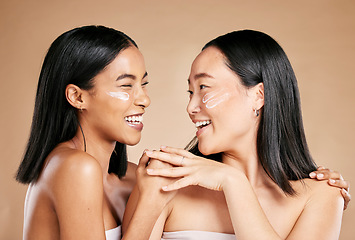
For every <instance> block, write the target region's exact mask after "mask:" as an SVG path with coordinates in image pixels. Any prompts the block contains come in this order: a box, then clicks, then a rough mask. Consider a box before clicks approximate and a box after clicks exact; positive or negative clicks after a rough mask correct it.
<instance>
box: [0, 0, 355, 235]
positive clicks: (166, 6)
mask: <svg viewBox="0 0 355 240" xmlns="http://www.w3.org/2000/svg"><path fill="white" fill-rule="evenodd" d="M354 12H355V1H353V0H348V1H346V0H333V1H330V0H313V1H308V0H307V1H306V0H302V1H292V2H291V1H281V0H280V1H263V0H260V1H241V0H240V1H238V0H234V1H223V0H220V1H217V0H199V1H197V0H176V1H169V0H156V1H153V0H152V1H121V0H111V1H101V2H99V1H91V0H86V1H84V0H64V1H51V0H32V1H25V0H23V1H20V0H12V1H1V3H0V55H1V58H0V73H1V75H0V83H1V88H0V89H1V90H0V106H1V118H0V121H1V122H0V131H1V132H0V136H1V137H0V154H1V155H0V239H4V240H11V239H21V237H22V224H23V220H22V218H23V202H24V197H25V191H26V186H23V185H20V184H18V183H16V182H15V181H14V178H13V176H14V174H15V171H16V168H17V166H18V164H19V162H20V159H21V156H22V154H23V150H24V147H25V144H26V141H27V137H28V134H29V129H30V124H31V118H32V112H33V106H34V97H35V92H36V85H37V79H38V75H39V72H40V67H41V63H42V60H43V58H44V55H45V52H46V50H47V49H48V47H49V45H50V43H51V42H52V41H53V40H54V39H55V38H56V37H57V36H58V35H60V34H61V33H63V32H64V31H67V30H69V29H71V28H74V27H77V26H82V25H88V24H102V25H106V26H110V27H113V28H116V29H119V30H122V31H124V32H125V33H127V34H128V35H129V36H131V37H132V38H133V39H134V40H135V41H136V42H137V43H138V45H139V47H140V49H141V51H142V53H143V55H144V56H145V60H146V64H147V69H148V72H149V78H150V82H151V84H150V85H149V92H150V96H151V99H152V104H151V106H150V107H149V108H148V113H147V114H146V115H145V129H144V132H143V138H142V141H141V143H139V144H138V145H137V146H135V147H131V148H129V156H130V160H131V161H133V162H137V160H138V157H139V156H140V154H141V152H142V151H143V149H144V148H146V147H147V148H157V147H159V145H160V144H165V145H173V146H178V147H183V146H184V145H185V144H186V143H187V142H188V141H189V140H190V139H191V138H192V137H193V136H194V132H195V130H194V127H193V125H192V124H191V122H190V121H189V119H188V116H187V114H186V113H185V106H186V103H187V99H188V96H187V93H186V89H187V84H186V79H187V76H188V74H189V68H190V64H191V62H192V61H193V58H194V57H195V56H196V55H197V54H198V52H199V51H200V49H201V47H202V46H203V45H204V43H206V42H207V41H208V40H211V39H212V38H214V37H216V36H218V35H221V34H224V33H227V32H229V31H232V30H238V29H245V28H250V29H256V30H261V31H264V32H266V33H268V34H270V35H271V36H272V37H274V38H275V39H276V40H277V41H278V42H279V43H280V44H281V46H283V48H284V49H285V51H286V53H287V54H288V56H289V58H290V60H291V62H292V64H293V66H294V69H295V72H296V75H297V77H298V81H299V86H300V91H301V99H302V107H303V116H304V122H305V129H306V135H307V138H308V142H309V145H310V149H311V152H312V154H313V157H314V158H315V159H316V161H317V163H318V164H321V165H325V166H327V167H329V168H331V169H334V170H338V171H340V172H341V173H342V174H343V176H344V177H345V178H346V179H347V180H349V181H350V182H351V183H353V184H355V174H354V170H355V154H354V141H353V135H354V133H355V127H354V123H355V121H354V117H355V112H354V103H355V97H354V89H355V79H354V67H355V65H354V58H353V56H354V55H355V14H354ZM352 193H353V195H355V192H354V191H353V192H352ZM354 204H355V203H354V202H352V203H351V204H350V207H349V208H348V210H346V211H345V213H344V217H343V225H342V233H341V237H340V239H343V240H346V239H353V236H355V229H354V227H353V226H354V222H355V210H354V209H355V205H354ZM323 214H326V213H324V212H320V213H319V217H322V215H323Z"/></svg>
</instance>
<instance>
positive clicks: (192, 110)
mask: <svg viewBox="0 0 355 240" xmlns="http://www.w3.org/2000/svg"><path fill="white" fill-rule="evenodd" d="M200 104H201V99H200V98H199V97H198V96H192V97H191V98H190V101H189V104H187V107H186V111H187V113H188V114H190V115H194V114H196V113H199V112H200V111H201V108H200Z"/></svg>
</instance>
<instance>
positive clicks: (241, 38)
mask: <svg viewBox="0 0 355 240" xmlns="http://www.w3.org/2000/svg"><path fill="white" fill-rule="evenodd" d="M208 47H216V48H218V49H219V50H220V51H221V52H222V53H223V54H224V56H225V61H226V65H227V66H228V67H229V68H230V69H231V70H232V71H233V72H234V73H236V74H237V75H238V76H239V77H240V79H241V82H242V84H243V85H244V86H245V87H247V88H249V87H253V86H255V85H257V84H259V83H263V84H264V106H263V108H262V109H261V114H260V124H259V129H258V133H257V153H258V157H259V161H260V162H261V165H262V166H263V168H264V170H265V171H266V173H267V174H268V175H269V176H270V178H271V179H272V180H273V181H274V182H275V183H276V184H277V185H278V186H279V187H280V188H281V189H282V190H283V191H284V193H285V194H288V195H294V194H295V193H296V192H295V190H294V189H293V188H292V186H291V184H290V182H289V181H290V180H301V179H304V178H307V177H308V174H309V173H310V172H312V171H314V170H316V164H315V162H314V161H313V159H312V157H311V155H310V152H309V149H308V146H307V142H306V138H305V134H304V128H303V123H302V114H301V107H300V96H299V91H298V86H297V80H296V76H295V74H294V71H293V69H292V66H291V63H290V61H289V60H288V58H287V56H286V54H285V52H284V51H283V49H282V48H281V46H280V45H279V44H278V43H277V42H276V41H275V40H274V39H273V38H271V37H270V36H268V35H267V34H265V33H262V32H258V31H253V30H242V31H235V32H231V33H228V34H225V35H222V36H219V37H217V38H216V39H213V40H212V41H210V42H208V43H207V44H206V45H205V46H204V47H203V49H202V50H204V49H206V48H208ZM186 149H188V150H190V151H191V152H192V153H194V154H196V155H199V156H203V154H202V153H201V152H200V151H199V150H198V141H197V139H196V137H195V138H194V139H193V140H192V141H191V142H190V143H189V145H188V146H187V147H186ZM207 157H209V158H211V159H214V160H217V161H221V160H222V153H219V154H213V155H210V156H207Z"/></svg>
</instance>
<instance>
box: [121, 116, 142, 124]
mask: <svg viewBox="0 0 355 240" xmlns="http://www.w3.org/2000/svg"><path fill="white" fill-rule="evenodd" d="M124 119H125V120H126V121H127V122H129V123H132V124H140V123H142V122H143V116H142V115H140V116H129V117H125V118H124Z"/></svg>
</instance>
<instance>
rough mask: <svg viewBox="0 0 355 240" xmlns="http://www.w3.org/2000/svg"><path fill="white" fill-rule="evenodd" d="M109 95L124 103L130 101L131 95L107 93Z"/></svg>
mask: <svg viewBox="0 0 355 240" xmlns="http://www.w3.org/2000/svg"><path fill="white" fill-rule="evenodd" d="M106 93H107V95H109V96H111V97H113V98H117V99H120V100H123V101H127V100H128V99H129V94H128V93H126V92H106Z"/></svg>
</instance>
